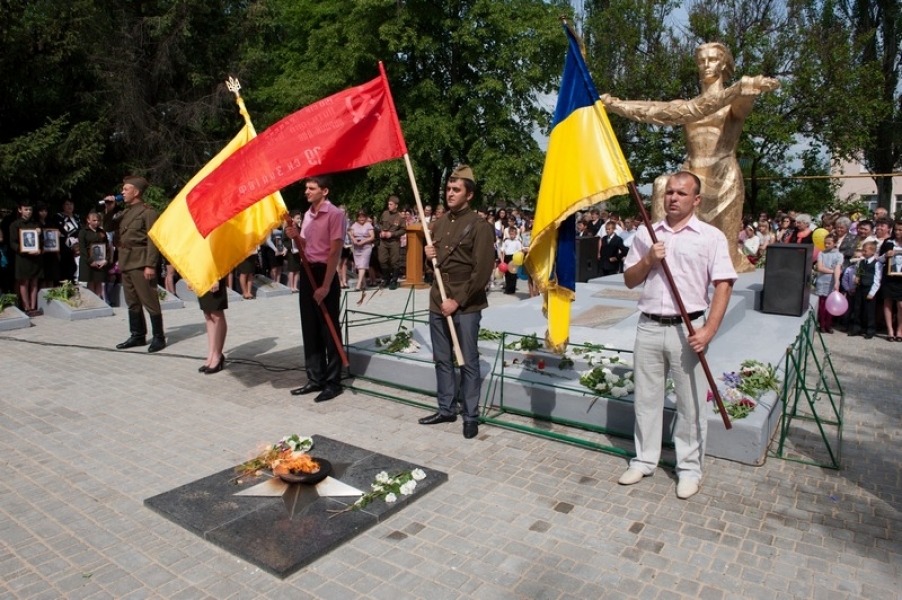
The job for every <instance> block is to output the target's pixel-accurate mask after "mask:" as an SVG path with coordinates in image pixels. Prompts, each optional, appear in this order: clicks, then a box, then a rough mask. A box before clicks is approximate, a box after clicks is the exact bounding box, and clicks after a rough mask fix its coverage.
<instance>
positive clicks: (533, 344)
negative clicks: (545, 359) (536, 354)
mask: <svg viewBox="0 0 902 600" xmlns="http://www.w3.org/2000/svg"><path fill="white" fill-rule="evenodd" d="M504 347H505V348H507V349H508V350H520V351H522V352H532V351H533V350H538V349H539V348H541V347H542V344H541V342H539V338H538V336H537V335H536V334H534V333H530V334H529V335H525V336H523V337H521V338H520V339H519V341H516V342H510V343H509V344H507V345H505V346H504Z"/></svg>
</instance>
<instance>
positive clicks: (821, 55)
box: [586, 0, 885, 213]
mask: <svg viewBox="0 0 902 600" xmlns="http://www.w3.org/2000/svg"><path fill="white" fill-rule="evenodd" d="M676 5H677V3H674V2H670V1H667V0H599V1H597V2H593V3H591V4H589V5H588V6H587V9H588V16H587V20H586V30H587V31H586V38H587V40H589V44H588V46H589V48H590V66H591V67H592V69H593V74H594V75H595V76H596V83H597V84H598V87H599V88H600V90H599V91H601V92H605V91H607V92H609V93H611V94H612V95H614V96H617V97H620V98H630V99H636V100H640V99H647V100H671V99H674V98H691V97H693V96H695V95H697V94H698V75H697V70H696V67H695V65H694V62H693V54H694V50H695V48H696V47H697V46H698V45H699V44H701V43H704V42H710V41H720V42H723V43H724V44H726V46H727V47H729V48H730V49H731V51H732V52H733V55H734V58H735V61H736V76H737V77H738V76H741V75H759V74H761V75H767V76H771V77H776V78H778V79H779V80H780V82H781V89H780V90H779V91H777V92H772V93H767V94H763V95H762V96H761V97H759V98H758V100H757V102H756V105H755V110H754V111H753V112H752V114H751V115H750V116H749V118H748V119H747V120H746V123H745V127H744V129H743V136H742V138H741V139H740V143H739V147H738V150H737V156H738V158H739V161H740V165H741V166H742V168H743V171H744V173H745V175H746V178H747V179H746V210H745V212H747V213H755V212H758V211H760V210H766V209H767V207H768V206H774V205H782V204H784V201H789V202H791V198H797V199H801V198H815V197H820V198H822V200H821V201H822V202H823V203H824V204H826V203H829V202H830V201H831V200H832V197H831V196H830V195H829V192H830V187H829V186H823V185H821V183H817V181H818V180H809V179H800V180H798V181H795V182H792V183H787V184H786V185H777V183H776V182H777V181H779V178H780V177H790V176H795V175H803V174H805V173H809V172H810V169H811V168H813V167H814V165H815V164H817V165H818V166H824V161H823V159H821V160H818V161H814V162H812V161H813V158H812V156H813V155H817V154H818V153H819V152H820V153H821V154H822V155H824V154H830V155H833V156H843V157H848V156H851V155H854V153H855V152H856V150H857V149H858V148H860V147H861V145H862V144H863V143H864V142H865V140H866V139H867V138H868V132H867V130H866V128H864V127H862V124H863V123H867V122H871V121H872V120H874V119H875V118H878V117H879V115H880V114H881V111H884V110H885V104H884V103H882V102H881V101H880V100H879V99H877V98H876V97H875V93H874V89H875V85H877V84H878V82H879V75H878V73H877V72H876V70H875V69H874V68H873V65H872V64H866V63H863V62H861V61H857V60H855V57H856V56H857V55H858V54H859V53H860V51H861V42H860V40H859V38H857V37H856V36H854V35H852V31H851V28H850V25H849V22H848V20H843V19H839V18H837V16H836V10H835V7H833V5H832V3H831V0H824V1H820V0H787V1H786V2H782V3H776V2H772V1H770V0H726V1H724V0H696V1H695V2H693V3H692V4H691V5H689V6H688V8H687V13H686V16H687V18H686V19H685V22H682V21H680V22H678V21H676V20H675V18H674V12H673V11H674V8H675V7H676ZM593 50H594V52H593ZM623 121H625V120H623V119H615V120H614V126H615V127H616V128H618V134H619V135H620V136H621V138H620V139H621V142H622V144H623V146H624V151H625V152H626V153H627V155H628V157H629V160H630V166H631V168H632V169H633V170H634V175H635V176H636V177H637V179H638V180H639V181H640V182H649V181H651V180H652V179H653V178H654V177H655V176H656V175H658V174H660V173H662V172H666V171H670V170H672V169H674V168H675V167H676V166H678V165H679V164H680V163H681V162H682V160H683V157H684V154H685V150H684V147H683V142H682V138H681V135H682V131H681V129H680V128H676V129H671V128H655V127H651V126H648V125H643V124H637V123H624V122H623ZM800 147H804V148H806V150H805V151H804V152H801V151H800V150H799V148H800ZM800 164H801V165H802V166H801V168H799V165H800ZM821 174H826V167H825V172H824V173H821ZM806 187H807V188H810V189H806V190H803V188H806ZM825 192H826V193H827V194H826V195H825ZM779 194H783V196H782V197H778V195H779Z"/></svg>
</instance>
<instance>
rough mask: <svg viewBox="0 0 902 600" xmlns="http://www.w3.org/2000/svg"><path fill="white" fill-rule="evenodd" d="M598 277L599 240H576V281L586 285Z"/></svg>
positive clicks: (591, 238)
mask: <svg viewBox="0 0 902 600" xmlns="http://www.w3.org/2000/svg"><path fill="white" fill-rule="evenodd" d="M598 275H599V273H598V238H597V237H583V238H581V237H578V238H576V281H578V282H579V283H586V282H587V281H589V280H590V279H593V278H595V277H598Z"/></svg>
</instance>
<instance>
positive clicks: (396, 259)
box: [379, 195, 407, 290]
mask: <svg viewBox="0 0 902 600" xmlns="http://www.w3.org/2000/svg"><path fill="white" fill-rule="evenodd" d="M405 233H407V223H406V222H405V221H404V217H402V216H401V213H399V212H398V197H397V196H395V195H391V196H389V197H388V209H387V210H386V211H384V212H383V213H382V217H380V218H379V266H380V267H381V268H382V277H383V279H388V289H390V290H395V289H397V288H398V275H399V273H400V271H401V236H403V235H404V234H405Z"/></svg>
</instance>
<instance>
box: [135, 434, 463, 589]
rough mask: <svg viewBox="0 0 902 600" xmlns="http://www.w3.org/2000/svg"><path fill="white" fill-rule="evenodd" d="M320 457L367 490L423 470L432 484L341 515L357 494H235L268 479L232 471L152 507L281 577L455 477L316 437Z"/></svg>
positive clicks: (299, 488) (303, 489)
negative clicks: (378, 481) (381, 477)
mask: <svg viewBox="0 0 902 600" xmlns="http://www.w3.org/2000/svg"><path fill="white" fill-rule="evenodd" d="M310 454H311V455H313V456H320V457H323V458H325V459H327V460H328V461H330V462H331V463H332V467H333V472H332V476H333V477H334V478H335V479H338V480H339V481H341V482H342V483H346V484H348V485H350V486H353V487H355V488H357V489H359V490H362V491H363V492H367V491H369V489H370V484H372V483H373V481H374V479H375V477H376V474H377V473H379V472H380V471H385V472H387V473H388V474H389V475H396V474H398V473H400V472H403V471H410V470H412V469H415V468H420V469H422V470H423V471H424V472H425V473H426V479H423V480H422V481H419V482H417V488H416V490H415V491H414V493H413V494H411V495H410V496H399V498H398V501H397V502H395V503H392V504H387V503H386V502H384V501H383V500H376V501H375V502H372V503H370V504H369V505H368V506H367V507H366V508H364V509H362V510H351V511H348V512H344V513H341V514H336V513H335V512H329V511H338V510H342V509H344V508H346V507H347V506H349V505H350V504H353V503H354V502H355V501H356V500H357V498H355V497H321V496H319V494H318V493H317V492H316V487H315V486H310V485H306V484H292V485H290V486H289V487H288V490H287V491H286V493H285V494H284V496H283V497H281V498H271V497H256V496H235V493H237V492H240V491H242V490H245V489H247V488H250V487H253V486H255V485H257V484H259V483H262V482H263V481H265V480H266V479H267V478H268V475H261V476H259V477H241V479H240V483H238V481H239V480H236V479H235V470H234V468H233V469H226V470H225V471H221V472H219V473H215V474H213V475H210V476H208V477H204V478H202V479H198V480H197V481H195V482H192V483H189V484H187V485H183V486H181V487H178V488H175V489H173V490H170V491H168V492H164V493H162V494H159V495H157V496H153V497H152V498H147V499H146V500H145V501H144V505H145V506H147V507H148V508H150V509H151V510H153V511H154V512H156V513H159V514H160V515H162V516H164V517H166V518H167V519H169V520H170V521H172V522H173V523H176V524H177V525H181V526H182V527H184V528H185V529H187V530H189V531H191V532H193V533H195V534H197V535H199V536H201V537H202V538H204V539H205V540H208V541H209V542H211V543H213V544H216V545H217V546H219V547H220V548H222V549H223V550H226V551H228V552H231V553H232V554H234V555H235V556H238V557H240V558H242V559H244V560H246V561H247V562H249V563H251V564H254V565H256V566H258V567H260V568H261V569H263V570H265V571H267V572H268V573H272V574H273V575H275V576H277V577H280V578H285V577H287V576H289V575H291V574H292V573H294V572H296V571H297V570H299V569H301V568H303V567H305V566H306V565H308V564H310V563H311V562H313V561H314V560H316V559H317V558H319V557H320V556H322V555H324V554H326V553H327V552H329V551H330V550H332V549H333V548H335V547H337V546H339V545H341V544H343V543H344V542H347V541H348V540H350V539H352V538H353V537H354V536H356V535H357V534H359V533H362V532H363V531H366V530H367V529H369V528H370V527H372V526H373V525H375V524H376V523H378V522H380V521H382V520H384V519H386V518H388V517H389V516H391V515H392V514H394V513H396V512H398V511H399V510H402V509H403V508H404V507H406V506H407V505H409V504H410V503H411V502H414V501H415V500H418V499H419V498H420V497H421V496H423V495H424V494H426V493H427V492H429V491H430V490H432V489H434V488H436V487H437V486H439V485H441V484H442V483H444V482H446V481H447V480H448V475H447V473H443V472H441V471H435V470H433V469H428V468H426V467H423V466H421V465H415V464H413V463H409V462H407V461H403V460H399V459H397V458H392V457H390V456H386V455H384V454H380V453H378V452H373V451H371V450H366V449H364V448H359V447H357V446H352V445H350V444H345V443H344V442H340V441H338V440H333V439H330V438H327V437H323V436H319V435H314V436H313V449H312V450H311V451H310Z"/></svg>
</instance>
